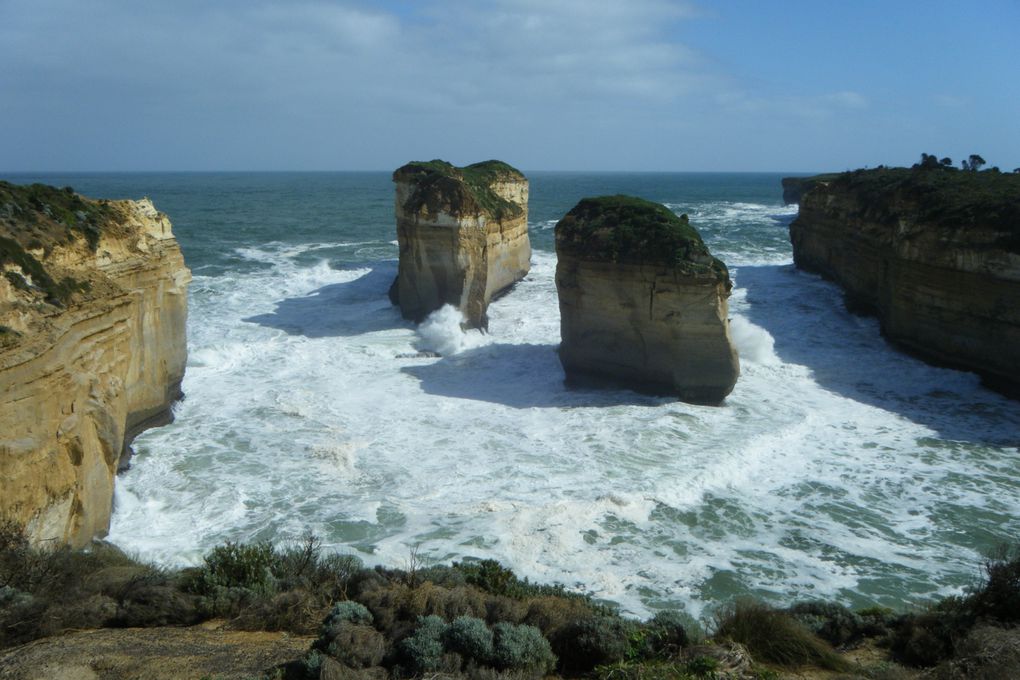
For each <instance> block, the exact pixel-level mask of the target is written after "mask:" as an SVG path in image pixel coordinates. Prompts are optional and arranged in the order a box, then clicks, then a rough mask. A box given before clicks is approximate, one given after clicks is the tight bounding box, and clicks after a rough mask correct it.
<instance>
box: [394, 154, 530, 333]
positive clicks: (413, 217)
mask: <svg viewBox="0 0 1020 680" xmlns="http://www.w3.org/2000/svg"><path fill="white" fill-rule="evenodd" d="M393 181H394V182H395V183H396V217H397V243H398V244H399V247H400V265H399V272H398V274H397V280H396V281H395V282H394V284H393V287H392V288H391V291H390V297H391V299H392V300H393V302H394V304H399V305H400V310H401V313H402V314H403V316H404V318H407V319H412V320H414V321H422V320H423V319H424V318H425V317H426V316H428V315H429V314H430V313H432V312H433V311H435V310H437V309H439V308H440V307H442V306H443V305H445V304H451V305H453V306H455V307H457V308H458V309H460V311H461V313H462V314H463V315H464V319H465V322H466V324H467V325H469V326H471V327H474V328H485V327H486V326H487V325H488V320H487V316H486V310H487V309H488V306H489V302H490V301H491V300H492V298H493V297H495V296H496V295H498V294H499V293H500V292H502V291H503V290H505V289H506V288H508V287H509V286H511V285H513V284H514V283H516V282H517V281H519V280H520V279H522V278H524V276H525V274H527V273H528V270H529V268H530V266H531V244H530V241H529V240H528V180H527V178H525V176H524V175H523V174H522V173H521V172H520V171H518V170H516V169H514V168H512V167H510V166H509V165H507V164H506V163H502V162H500V161H485V162H483V163H475V164H473V165H469V166H467V167H464V168H457V167H454V166H452V165H450V164H449V163H446V162H445V161H439V160H434V161H429V162H427V163H423V162H413V163H408V164H407V165H405V166H403V167H401V168H399V169H398V170H397V171H396V172H394V173H393Z"/></svg>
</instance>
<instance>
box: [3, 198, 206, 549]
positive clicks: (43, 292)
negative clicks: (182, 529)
mask: <svg viewBox="0 0 1020 680" xmlns="http://www.w3.org/2000/svg"><path fill="white" fill-rule="evenodd" d="M0 269H2V276H0V517H3V518H6V519H13V520H15V521H17V522H19V523H22V524H24V525H25V526H26V527H27V530H28V532H29V534H30V535H31V537H32V538H33V540H35V541H38V542H41V541H54V542H57V543H68V544H70V545H72V546H76V547H77V546H81V545H83V544H85V543H87V542H88V541H89V540H91V539H92V538H93V537H94V536H101V535H103V534H105V532H106V530H107V529H108V526H109V521H110V511H111V506H112V500H113V484H114V477H115V475H116V472H117V468H118V465H119V463H120V460H121V456H122V454H123V453H124V451H125V448H126V446H127V444H128V443H130V440H131V439H132V438H133V437H134V435H135V434H137V433H138V432H139V431H141V430H142V429H144V428H145V427H146V426H150V425H153V424H158V423H160V422H161V421H162V422H165V421H166V420H168V419H169V415H170V411H169V409H170V405H171V403H172V402H173V401H174V400H175V399H177V398H178V397H179V396H180V394H181V392H180V384H181V379H182V378H183V376H184V365H185V359H186V353H187V347H186V344H185V321H186V317H187V285H188V282H189V281H190V280H191V273H190V272H189V271H188V269H187V267H186V266H185V265H184V259H183V257H182V256H181V251H180V248H179V247H178V245H177V241H176V240H175V239H174V237H173V233H172V232H171V226H170V221H169V220H168V219H167V217H166V215H163V214H162V213H159V212H157V211H156V209H155V208H154V207H153V205H152V203H151V202H150V201H149V200H148V199H143V200H140V201H92V200H89V199H85V198H82V197H80V196H78V195H76V194H74V193H73V192H72V191H71V190H70V189H69V188H68V189H54V188H52V187H45V186H43V185H32V186H30V187H19V186H14V185H10V184H7V183H5V182H0Z"/></svg>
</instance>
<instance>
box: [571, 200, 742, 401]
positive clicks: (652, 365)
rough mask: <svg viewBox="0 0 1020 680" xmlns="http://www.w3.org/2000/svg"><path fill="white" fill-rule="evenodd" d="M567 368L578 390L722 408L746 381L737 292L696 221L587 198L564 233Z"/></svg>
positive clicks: (646, 205)
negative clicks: (624, 389)
mask: <svg viewBox="0 0 1020 680" xmlns="http://www.w3.org/2000/svg"><path fill="white" fill-rule="evenodd" d="M556 256H557V260H558V261H557V265H556V289H557V293H558V295H559V302H560V332H561V337H562V343H561V345H560V360H561V362H562V363H563V368H564V370H565V371H566V374H567V378H568V380H569V381H571V382H587V381H589V380H592V379H594V380H595V381H597V382H601V381H603V380H608V381H610V382H616V383H620V384H623V385H627V386H630V387H634V388H636V389H638V390H640V391H645V392H652V393H659V394H674V395H677V396H679V397H680V398H681V399H685V400H688V401H693V402H698V403H719V402H721V401H722V400H723V398H724V397H725V396H726V395H727V394H729V393H730V391H731V390H732V389H733V386H734V384H735V383H736V380H737V376H738V375H739V373H740V364H739V360H738V358H737V353H736V350H735V349H734V347H733V343H732V341H731V340H730V336H729V320H728V318H727V314H728V305H727V298H729V295H730V290H731V288H732V283H731V282H730V278H729V273H728V271H727V269H726V265H725V264H723V263H722V261H720V260H718V259H716V258H714V257H712V254H711V253H710V252H709V251H708V248H707V247H706V246H705V244H704V242H703V241H702V240H701V236H700V235H699V234H698V232H697V230H695V229H694V228H693V227H692V226H691V225H690V224H689V223H688V221H687V216H686V215H684V216H680V217H678V216H677V215H675V214H673V213H672V212H671V211H670V210H669V209H668V208H666V207H665V206H663V205H660V204H657V203H652V202H650V201H645V200H643V199H640V198H633V197H629V196H602V197H598V198H586V199H583V200H582V201H581V202H580V203H578V204H577V205H576V206H574V208H573V209H572V210H571V211H570V212H568V213H567V214H566V216H564V218H563V219H562V220H560V221H559V223H558V224H557V225H556Z"/></svg>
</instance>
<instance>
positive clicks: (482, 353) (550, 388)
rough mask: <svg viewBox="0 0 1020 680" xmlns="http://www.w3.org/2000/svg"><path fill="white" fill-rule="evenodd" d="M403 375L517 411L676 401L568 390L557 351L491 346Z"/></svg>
mask: <svg viewBox="0 0 1020 680" xmlns="http://www.w3.org/2000/svg"><path fill="white" fill-rule="evenodd" d="M400 370H401V371H402V372H403V373H407V374H408V375H411V376H414V377H415V378H417V379H418V380H419V381H421V387H422V389H423V390H424V391H425V392H426V393H427V394H434V395H438V396H444V397H456V398H458V399H473V400H476V401H487V402H491V403H494V404H502V405H503V406H509V407H511V408H576V407H584V406H592V407H600V406H625V405H630V406H659V405H661V404H663V403H666V402H669V401H671V400H669V399H660V398H657V397H649V396H645V395H642V394H638V393H636V392H631V391H629V390H615V389H607V390H599V389H584V388H576V389H575V388H568V387H567V386H566V385H565V384H564V382H563V378H564V376H563V368H562V367H561V366H560V359H559V357H558V356H557V354H556V345H509V344H492V345H485V346H483V347H478V348H475V349H470V350H465V351H462V352H459V353H458V354H454V355H451V356H447V357H443V358H442V359H441V360H439V361H436V362H433V363H430V364H424V365H419V366H405V367H403V368H401V369H400Z"/></svg>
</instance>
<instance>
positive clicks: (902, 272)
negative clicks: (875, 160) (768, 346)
mask: <svg viewBox="0 0 1020 680" xmlns="http://www.w3.org/2000/svg"><path fill="white" fill-rule="evenodd" d="M790 240H791V241H792V242H793V254H794V261H795V262H796V264H797V266H798V267H801V268H803V269H806V270H809V271H814V272H817V273H820V274H822V275H823V276H826V277H827V278H831V279H833V280H835V281H836V282H837V283H839V284H840V285H841V286H843V288H844V289H845V291H846V295H847V303H848V305H849V306H851V307H855V308H857V309H860V310H862V311H868V312H872V313H874V314H876V315H877V316H878V318H879V319H880V321H881V324H882V330H883V332H884V333H885V335H886V336H887V337H888V338H889V339H890V340H892V341H894V342H896V343H898V344H900V345H902V346H903V347H905V348H907V349H909V350H911V351H913V352H915V353H917V354H919V355H921V356H923V357H926V358H928V359H930V360H933V361H936V362H938V363H943V364H948V365H952V366H957V367H961V368H965V369H968V370H973V371H976V372H978V373H980V374H982V375H983V376H984V377H985V378H987V379H988V380H989V383H990V384H991V385H993V386H996V387H1000V388H1005V389H1007V391H1009V390H1014V391H1015V390H1017V388H1018V387H1020V176H1017V175H1005V174H1000V173H997V172H980V173H979V172H963V171H957V170H952V169H933V170H923V169H913V170H908V169H905V168H893V169H889V168H885V169H877V170H868V171H861V170H858V171H854V172H850V173H843V174H841V175H838V176H835V177H830V178H827V179H826V180H825V181H822V182H818V183H817V184H816V185H815V186H814V187H813V188H812V189H811V190H810V191H808V192H807V193H806V194H804V196H803V197H802V198H801V202H800V211H799V214H798V216H797V219H795V220H794V221H793V223H792V224H791V225H790Z"/></svg>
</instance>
